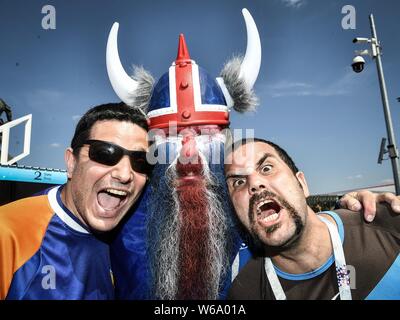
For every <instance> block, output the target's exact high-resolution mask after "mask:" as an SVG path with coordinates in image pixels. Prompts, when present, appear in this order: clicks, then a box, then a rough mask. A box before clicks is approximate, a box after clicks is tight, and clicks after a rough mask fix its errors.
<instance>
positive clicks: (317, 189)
mask: <svg viewBox="0 0 400 320" xmlns="http://www.w3.org/2000/svg"><path fill="white" fill-rule="evenodd" d="M46 4H50V5H53V6H54V7H55V9H56V29H55V30H44V29H43V28H42V26H41V21H42V18H43V17H44V14H42V13H41V10H42V7H43V6H44V5H46ZM347 4H350V5H353V6H354V7H355V9H356V29H355V30H344V29H343V28H342V25H341V21H342V18H343V17H344V15H343V14H342V13H341V10H342V7H343V6H344V5H347ZM243 7H246V8H248V9H249V11H250V12H251V14H252V15H253V17H254V19H255V21H256V24H257V26H258V29H259V32H260V36H261V44H262V48H263V60H262V64H261V70H260V75H259V78H258V80H257V83H256V86H255V90H256V92H257V94H258V96H259V98H260V101H261V106H260V107H259V109H258V111H257V112H256V113H255V114H249V115H244V116H243V115H239V114H237V113H235V112H232V113H231V121H232V125H231V127H232V128H242V129H249V128H250V129H255V135H256V136H258V137H263V138H267V139H270V140H272V141H274V142H276V143H278V144H280V145H282V146H283V147H284V148H285V149H287V150H288V152H289V153H290V154H291V155H292V156H293V158H294V160H295V161H296V163H297V165H298V166H299V167H300V168H301V169H302V170H303V171H304V172H305V174H306V177H307V178H308V183H309V186H310V189H311V192H312V193H325V192H334V191H339V190H347V189H353V188H359V187H366V186H372V185H377V184H381V183H383V182H386V181H390V180H392V169H391V165H390V161H384V163H383V164H382V165H378V164H377V157H378V152H379V145H380V140H381V138H382V137H384V136H386V127H385V121H384V115H383V109H382V104H381V98H380V91H379V84H378V78H377V72H376V66H375V63H374V61H372V60H371V59H369V58H368V57H367V58H366V59H367V64H366V67H365V70H364V72H363V73H361V74H355V73H353V72H352V69H351V67H350V64H351V61H352V58H353V55H354V50H356V49H363V48H365V47H363V46H362V45H354V44H353V43H352V39H353V38H354V37H356V36H362V37H370V27H369V20H368V15H369V14H370V13H374V15H375V22H376V25H377V30H378V36H379V38H380V40H381V42H382V44H383V50H384V55H383V66H384V71H385V76H386V81H387V87H388V93H389V99H390V103H391V111H392V119H393V125H394V129H395V133H396V139H397V141H398V142H399V141H400V121H399V119H400V111H399V110H400V104H399V102H397V100H396V97H398V96H400V88H399V74H400V61H399V60H398V59H399V54H398V53H399V49H400V35H399V27H400V23H399V22H398V21H399V17H398V14H399V12H400V2H399V1H396V0H382V1H377V0H359V1H333V0H332V1H331V0H326V1H320V0H253V1H244V0H241V1H239V0H229V1H228V0H219V1H217V0H214V1H211V0H205V1H190V0H187V1H182V0H181V1H178V0H164V1H161V0H159V1H155V0H154V1H149V0H147V1H142V0H138V1H136V0H134V1H133V0H131V1H128V0H117V1H94V0H86V1H71V0H70V1H66V0H58V1H50V0H48V1H36V0H30V1H22V0H16V1H15V0H13V1H11V0H0V39H1V43H2V45H1V50H0V75H1V76H0V97H1V98H3V99H4V100H5V101H7V103H8V104H9V105H11V106H12V107H13V112H14V118H17V117H20V116H23V115H26V114H28V113H32V114H33V129H32V148H31V154H30V155H29V156H28V157H27V158H25V159H24V160H22V161H21V162H20V164H26V165H33V166H41V167H52V168H65V166H64V156H63V153H64V149H65V148H66V147H67V146H68V145H69V142H70V139H71V137H72V134H73V130H74V127H75V125H76V123H77V120H78V119H79V116H80V115H82V114H83V113H84V112H85V111H86V110H87V109H88V108H90V107H92V106H95V105H97V104H101V103H106V102H112V101H118V98H117V96H116V95H115V94H114V92H113V90H112V88H111V85H110V83H109V81H108V77H107V71H106V66H105V46H106V41H107V36H108V32H109V30H110V28H111V26H112V23H113V22H114V21H118V22H119V23H120V31H119V52H120V56H121V61H122V63H123V65H124V67H125V69H126V70H127V71H128V72H130V71H131V66H132V64H138V65H143V66H144V67H145V68H146V69H147V70H149V71H151V72H152V74H153V75H154V76H155V77H156V78H159V77H160V76H161V75H162V74H163V73H164V72H166V71H167V69H168V67H169V65H170V63H171V62H172V61H173V60H174V59H175V56H176V49H177V42H178V35H179V33H184V34H185V37H186V42H187V44H188V48H189V51H190V54H191V57H192V59H194V60H196V62H197V63H198V64H199V65H201V66H202V67H203V68H205V69H207V70H208V72H209V73H210V74H211V75H214V76H217V75H219V72H220V70H221V68H222V65H223V63H224V62H225V61H226V60H227V59H228V58H230V57H231V56H232V55H233V54H238V53H239V54H240V53H244V51H245V48H246V32H245V26H244V22H243V18H242V15H241V9H242V8H243ZM21 137H22V134H21V130H19V129H17V130H14V131H13V138H12V141H11V142H12V147H13V148H14V149H13V150H14V151H15V152H17V150H18V147H20V146H21V139H22V138H21Z"/></svg>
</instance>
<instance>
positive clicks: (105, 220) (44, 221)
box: [0, 103, 151, 299]
mask: <svg viewBox="0 0 400 320" xmlns="http://www.w3.org/2000/svg"><path fill="white" fill-rule="evenodd" d="M147 150H148V142H147V122H146V119H145V117H144V116H143V115H142V113H141V112H139V111H138V110H137V109H134V108H131V107H128V106H127V105H125V104H123V103H119V104H105V105H100V106H97V107H94V108H92V109H90V110H89V111H88V112H87V113H86V114H85V115H84V116H83V117H82V118H81V120H80V121H79V123H78V125H77V127H76V130H75V134H74V137H73V138H72V142H71V147H70V148H68V149H67V150H66V151H65V161H66V165H67V171H68V173H67V176H68V181H67V183H66V184H65V185H63V186H59V187H55V188H53V189H51V190H50V191H49V192H48V194H46V195H42V196H36V197H31V198H26V199H22V200H19V201H16V202H13V203H10V204H7V205H5V206H3V207H1V208H0V248H1V250H0V298H1V299H112V298H114V287H113V277H112V273H111V265H110V257H109V246H108V243H107V241H106V240H107V239H106V238H107V237H106V234H105V232H107V231H110V230H112V229H113V228H115V227H116V226H117V224H118V223H119V222H120V221H121V219H122V218H123V217H124V216H125V214H126V213H127V212H128V210H129V209H130V208H131V207H132V205H133V204H134V203H135V202H136V200H137V199H138V198H139V196H140V194H141V192H142V189H143V187H144V185H145V183H146V180H147V177H148V175H149V173H150V170H151V167H150V166H149V164H148V163H147V161H146V154H147Z"/></svg>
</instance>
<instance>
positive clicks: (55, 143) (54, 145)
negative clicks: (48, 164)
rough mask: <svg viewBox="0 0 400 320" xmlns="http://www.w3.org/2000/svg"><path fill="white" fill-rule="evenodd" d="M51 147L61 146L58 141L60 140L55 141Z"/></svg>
mask: <svg viewBox="0 0 400 320" xmlns="http://www.w3.org/2000/svg"><path fill="white" fill-rule="evenodd" d="M50 147H52V148H59V147H61V144H60V143H58V142H54V143H52V144H50Z"/></svg>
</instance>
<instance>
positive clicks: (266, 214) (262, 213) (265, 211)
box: [260, 209, 276, 219]
mask: <svg viewBox="0 0 400 320" xmlns="http://www.w3.org/2000/svg"><path fill="white" fill-rule="evenodd" d="M274 213H276V211H275V210H274V209H268V210H264V211H263V212H261V215H260V219H264V218H266V217H269V216H270V215H272V214H274Z"/></svg>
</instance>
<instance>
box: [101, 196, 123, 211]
mask: <svg viewBox="0 0 400 320" xmlns="http://www.w3.org/2000/svg"><path fill="white" fill-rule="evenodd" d="M97 201H98V202H99V204H100V205H101V206H102V207H103V208H104V209H105V210H112V209H115V208H116V207H118V206H119V204H120V202H121V199H120V198H118V197H113V196H112V195H110V194H108V193H107V192H100V193H99V194H98V195H97Z"/></svg>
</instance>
